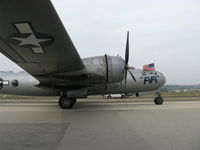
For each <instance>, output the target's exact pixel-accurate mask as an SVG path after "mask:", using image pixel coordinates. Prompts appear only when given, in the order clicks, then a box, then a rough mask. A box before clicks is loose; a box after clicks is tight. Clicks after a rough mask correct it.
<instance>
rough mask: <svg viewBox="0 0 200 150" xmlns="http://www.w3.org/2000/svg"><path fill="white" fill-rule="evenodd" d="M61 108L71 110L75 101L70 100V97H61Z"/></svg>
mask: <svg viewBox="0 0 200 150" xmlns="http://www.w3.org/2000/svg"><path fill="white" fill-rule="evenodd" d="M58 103H59V106H60V108H62V109H71V108H72V107H73V100H72V98H68V97H61V98H60V99H59V102H58Z"/></svg>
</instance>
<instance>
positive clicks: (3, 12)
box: [0, 0, 84, 76]
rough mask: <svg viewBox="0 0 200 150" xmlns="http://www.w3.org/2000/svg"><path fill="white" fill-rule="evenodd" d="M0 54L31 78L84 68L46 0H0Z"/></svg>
mask: <svg viewBox="0 0 200 150" xmlns="http://www.w3.org/2000/svg"><path fill="white" fill-rule="evenodd" d="M0 51H1V52H2V53H3V54H4V55H5V56H7V57H8V58H10V59H11V60H12V61H14V62H15V63H17V64H18V65H19V66H20V67H22V68H23V69H24V70H26V71H27V72H29V73H30V74H31V75H33V76H40V75H47V74H52V73H64V72H73V71H78V70H81V69H83V68H84V65H83V62H82V60H81V58H80V56H79V54H78V52H77V50H76V48H75V46H74V45H73V43H72V41H71V39H70V37H69V35H68V33H67V31H66V30H65V28H64V26H63V24H62V22H61V20H60V19H59V17H58V15H57V13H56V11H55V9H54V7H53V5H52V3H51V1H50V0H20V1H19V0H1V2H0Z"/></svg>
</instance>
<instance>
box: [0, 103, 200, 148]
mask: <svg viewBox="0 0 200 150" xmlns="http://www.w3.org/2000/svg"><path fill="white" fill-rule="evenodd" d="M199 149H200V101H183V102H182V101H178V102H165V103H164V104H163V105H161V106H158V105H155V104H154V103H153V102H128V103H121V102H120V103H119V102H115V103H103V102H98V103H97V102H89V103H86V102H78V103H77V104H76V105H75V107H74V109H72V110H62V109H60V108H59V107H58V105H57V103H56V102H49V103H47V102H43V103H38V102H35V103H22V102H20V103H0V150H199Z"/></svg>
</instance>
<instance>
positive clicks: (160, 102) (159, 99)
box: [154, 97, 163, 105]
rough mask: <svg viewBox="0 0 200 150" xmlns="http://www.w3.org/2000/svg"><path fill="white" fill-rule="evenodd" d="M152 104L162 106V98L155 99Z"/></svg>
mask: <svg viewBox="0 0 200 150" xmlns="http://www.w3.org/2000/svg"><path fill="white" fill-rule="evenodd" d="M154 103H155V104H156V105H162V104H163V98H162V97H156V98H155V99H154Z"/></svg>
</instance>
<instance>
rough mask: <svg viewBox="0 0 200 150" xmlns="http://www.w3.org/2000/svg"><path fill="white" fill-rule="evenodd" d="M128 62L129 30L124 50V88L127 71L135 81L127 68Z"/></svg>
mask: <svg viewBox="0 0 200 150" xmlns="http://www.w3.org/2000/svg"><path fill="white" fill-rule="evenodd" d="M128 62H129V31H128V32H127V40H126V51H125V89H126V81H127V72H129V73H130V75H131V77H132V78H133V80H134V81H136V79H135V77H134V75H133V74H132V72H131V71H130V70H129V66H128Z"/></svg>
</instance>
